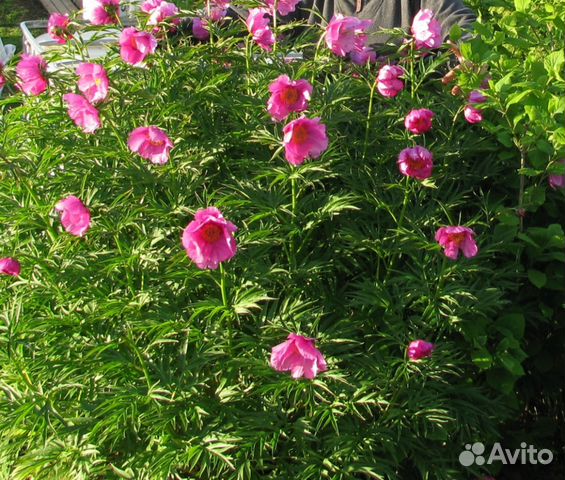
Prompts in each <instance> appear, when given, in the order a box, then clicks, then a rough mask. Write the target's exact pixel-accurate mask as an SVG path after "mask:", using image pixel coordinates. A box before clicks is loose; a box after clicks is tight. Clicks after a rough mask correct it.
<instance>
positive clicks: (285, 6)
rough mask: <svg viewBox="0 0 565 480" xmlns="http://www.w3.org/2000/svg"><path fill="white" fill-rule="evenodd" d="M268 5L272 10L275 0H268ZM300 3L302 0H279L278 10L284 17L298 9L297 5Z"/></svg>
mask: <svg viewBox="0 0 565 480" xmlns="http://www.w3.org/2000/svg"><path fill="white" fill-rule="evenodd" d="M266 3H267V6H268V7H269V8H270V9H271V10H272V9H273V8H274V7H275V0H266ZM299 3H300V0H278V2H277V12H279V13H280V14H281V15H282V16H283V17H284V16H286V15H288V14H289V13H292V12H294V10H296V5H298V4H299Z"/></svg>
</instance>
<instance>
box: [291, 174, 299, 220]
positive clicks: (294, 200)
mask: <svg viewBox="0 0 565 480" xmlns="http://www.w3.org/2000/svg"><path fill="white" fill-rule="evenodd" d="M290 187H291V190H292V193H291V195H292V206H291V212H292V221H293V222H294V221H295V219H296V203H297V201H298V198H297V197H298V194H297V191H296V177H295V176H294V175H293V176H292V177H290Z"/></svg>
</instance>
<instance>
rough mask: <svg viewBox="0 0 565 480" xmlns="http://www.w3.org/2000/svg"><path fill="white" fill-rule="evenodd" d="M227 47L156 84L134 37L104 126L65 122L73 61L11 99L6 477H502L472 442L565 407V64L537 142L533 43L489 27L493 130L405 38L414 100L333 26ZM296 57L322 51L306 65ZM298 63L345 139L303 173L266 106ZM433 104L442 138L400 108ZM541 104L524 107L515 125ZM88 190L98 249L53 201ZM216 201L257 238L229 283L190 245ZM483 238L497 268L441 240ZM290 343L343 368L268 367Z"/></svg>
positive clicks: (173, 68) (2, 188) (113, 56)
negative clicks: (153, 151) (471, 118)
mask: <svg viewBox="0 0 565 480" xmlns="http://www.w3.org/2000/svg"><path fill="white" fill-rule="evenodd" d="M524 5H525V4H524ZM497 8H504V4H502V3H500V4H499V6H498V7H497ZM531 8H534V7H533V6H531ZM536 8H537V7H536ZM518 14H519V12H518V13H516V15H518ZM511 15H512V14H511ZM511 15H509V16H510V17H511ZM505 18H506V17H505ZM531 18H535V17H534V16H531ZM552 18H553V19H554V20H555V25H557V27H559V25H561V24H562V21H561V24H559V25H558V21H557V18H558V16H557V15H555V16H554V17H552ZM544 21H545V20H543V19H540V20H539V22H540V25H541V24H542V23H543V22H544ZM515 22H516V21H515ZM516 24H517V23H516ZM489 25H490V24H489V23H486V24H484V25H483V26H481V27H479V30H478V31H479V32H480V33H487V32H488V31H489V30H487V29H489V28H494V27H492V26H489ZM508 25H514V24H512V22H511V20H508ZM557 27H556V28H557ZM516 28H518V27H516ZM558 32H559V35H561V36H560V37H559V38H561V39H562V38H563V29H562V28H561V30H558ZM215 33H216V34H215V35H213V39H212V41H211V42H209V43H198V42H195V41H194V40H193V39H192V38H191V36H190V35H188V34H186V32H184V31H183V30H182V29H181V30H180V31H179V32H177V34H176V35H173V36H171V37H169V38H168V39H166V40H165V41H162V42H161V43H160V46H159V48H158V50H157V52H156V53H155V55H153V56H151V57H150V59H149V60H148V68H147V69H138V68H133V67H131V66H129V65H126V64H125V63H124V62H123V61H122V60H121V59H120V57H119V54H118V49H117V47H113V50H112V52H111V53H110V55H109V56H108V57H106V58H105V59H104V65H105V67H106V68H107V70H108V72H109V76H110V82H111V93H110V100H109V101H108V102H107V103H104V104H102V105H101V106H100V108H99V110H100V115H101V118H102V128H101V129H100V130H99V131H97V132H96V133H95V134H93V135H88V134H84V133H82V132H81V131H80V130H79V129H78V128H77V127H76V126H75V125H74V124H73V122H72V121H71V120H70V119H69V118H68V116H67V112H66V107H65V105H64V103H63V101H62V95H63V94H64V93H67V92H71V91H75V90H76V87H75V85H76V76H75V75H74V73H73V72H72V71H71V70H59V71H58V72H56V73H54V74H53V76H52V82H53V85H52V86H51V87H50V88H49V90H48V92H47V93H46V94H43V95H41V96H40V97H29V98H27V97H23V96H22V95H21V94H16V95H14V96H11V97H9V98H6V99H4V100H2V101H1V102H0V108H1V109H2V113H3V116H2V117H1V120H0V136H1V145H2V146H1V149H0V159H1V163H0V166H1V170H0V175H1V181H0V222H1V224H2V231H1V232H0V245H1V247H0V249H1V250H0V253H1V254H2V255H1V256H13V257H17V258H18V259H19V260H20V262H21V263H22V274H21V276H20V277H19V278H11V277H10V278H8V277H2V278H0V285H1V288H2V290H1V291H0V311H1V316H2V320H3V323H2V326H1V327H0V365H1V370H0V388H1V389H2V394H1V396H0V412H1V414H2V417H3V420H4V421H3V423H2V424H1V425H0V433H1V435H0V472H1V473H2V474H3V475H4V476H6V477H7V478H15V479H26V478H30V477H32V478H34V479H40V478H45V479H62V478H69V479H70V478H72V479H75V478H77V479H78V478H85V479H86V478H88V479H92V478H132V479H133V478H135V479H167V478H171V479H173V478H198V479H212V478H221V479H231V478H234V479H235V478H239V479H251V478H265V479H268V478H273V479H275V478H276V479H290V478H299V479H304V480H306V479H316V480H317V479H320V478H332V479H348V478H349V479H353V478H387V479H396V478H398V479H406V480H412V479H416V478H425V479H432V478H433V479H460V478H475V477H476V476H477V475H481V474H486V473H487V470H485V469H481V468H480V467H475V468H464V467H462V466H461V465H460V464H459V462H458V455H459V453H460V452H461V451H462V449H463V447H464V445H465V444H466V443H469V442H471V441H478V440H480V441H483V442H484V443H487V444H488V443H489V442H492V441H494V440H495V439H499V438H500V435H501V432H502V430H501V425H502V423H503V422H505V421H508V420H510V419H511V418H513V417H515V415H516V413H517V412H521V411H523V409H522V406H523V405H524V402H526V404H527V405H528V406H530V407H531V409H530V410H524V412H525V414H527V412H528V411H529V412H530V413H531V412H532V411H534V410H535V405H534V404H533V403H532V398H533V396H534V395H535V394H536V393H538V392H539V391H540V389H541V390H543V391H544V392H546V393H547V402H549V403H552V402H554V404H555V402H556V399H557V398H558V396H557V394H552V393H551V389H550V388H549V387H550V386H549V385H548V383H554V384H555V385H559V384H560V383H559V382H558V381H556V380H555V378H554V377H553V375H555V373H554V372H555V370H554V367H555V365H554V363H555V364H556V363H557V357H555V358H548V355H547V354H548V353H549V354H550V357H551V355H554V354H555V355H562V349H560V344H559V335H560V334H559V330H556V324H557V319H558V316H559V309H560V308H561V307H562V301H563V298H562V293H563V278H562V276H563V271H562V267H563V262H564V261H565V253H564V252H563V248H564V244H565V239H564V235H563V230H562V228H561V226H560V225H559V224H558V223H559V221H558V219H559V217H560V215H562V213H561V212H560V205H559V203H558V202H562V201H563V194H562V192H560V191H550V190H549V189H548V188H546V179H547V175H548V174H549V173H563V172H562V169H559V167H557V166H555V164H556V162H555V160H557V159H558V158H560V156H565V155H563V153H564V151H563V148H564V146H563V143H559V142H561V140H559V139H560V138H561V137H560V133H559V132H560V130H559V128H560V127H559V123H560V122H561V124H562V120H563V110H562V109H561V110H560V108H561V106H562V105H561V103H560V102H561V100H562V97H561V99H559V92H560V90H559V89H562V83H559V82H562V80H563V79H562V77H561V76H560V75H561V73H559V72H560V70H559V68H561V69H562V64H561V67H559V68H558V67H557V66H556V65H554V62H553V61H549V60H546V61H545V62H546V63H544V60H540V61H541V62H542V66H545V67H547V68H554V67H555V68H556V70H555V77H550V75H551V72H550V73H548V79H547V85H546V87H547V88H540V87H534V86H531V90H532V92H533V93H530V95H531V96H532V98H533V97H536V98H537V95H538V93H539V94H540V95H542V94H543V95H547V96H548V97H547V102H548V103H549V102H551V104H552V105H554V104H555V108H556V109H557V110H555V111H553V110H551V109H549V110H548V111H549V112H550V114H549V116H547V118H546V119H545V120H544V122H546V123H544V124H543V125H540V128H539V129H538V128H537V127H538V124H537V123H536V122H535V121H534V119H532V118H530V117H528V115H529V113H528V112H530V111H531V109H526V107H525V106H524V105H527V104H526V103H524V99H525V98H530V97H527V96H526V95H524V96H523V97H521V98H519V99H518V100H512V99H513V98H518V97H512V95H520V94H516V89H519V88H520V85H519V84H517V83H516V82H514V81H513V77H508V76H507V74H508V73H509V72H506V70H505V69H507V68H508V66H507V65H506V64H505V63H504V62H505V61H506V60H505V59H507V58H509V57H515V58H517V62H515V63H513V65H514V67H513V68H515V69H520V68H522V69H523V68H526V67H528V66H529V65H531V62H530V63H528V62H525V63H524V62H523V61H522V60H523V59H520V58H519V57H518V52H517V51H512V50H511V49H510V50H509V48H510V47H509V46H508V45H507V44H506V43H504V42H505V41H506V39H507V38H509V37H504V40H503V41H501V42H500V43H499V44H497V43H496V42H495V41H494V40H493V38H494V39H496V38H497V37H496V35H494V36H492V38H491V37H488V38H483V40H481V39H475V40H473V41H472V42H471V43H470V46H469V47H464V49H463V53H464V54H465V55H466V56H467V57H468V58H469V59H470V60H472V61H474V62H477V63H480V64H483V63H488V62H490V65H491V69H490V75H491V76H492V80H491V82H490V85H491V87H492V88H491V89H489V90H488V95H489V98H490V99H489V101H488V103H487V104H485V107H486V108H485V113H484V114H485V117H486V120H485V122H484V123H483V124H481V125H473V126H472V125H469V124H468V123H466V122H465V120H464V119H463V116H462V111H463V108H464V106H465V100H464V99H463V98H461V97H457V96H452V95H450V93H449V88H447V87H445V86H444V85H443V84H442V82H441V76H442V75H443V74H444V73H445V72H446V71H447V67H446V64H447V63H448V62H450V61H451V59H450V53H449V52H447V51H446V52H443V53H441V54H438V55H435V56H428V57H425V58H415V57H414V55H413V52H412V53H410V50H409V49H407V48H406V47H404V48H403V49H402V52H401V53H400V54H397V55H394V56H391V57H390V58H389V59H388V60H387V61H390V62H393V61H400V62H401V64H403V65H404V66H405V68H406V71H407V78H406V84H407V88H406V89H405V90H404V91H403V92H402V93H401V94H400V95H399V96H398V97H397V98H394V99H385V98H383V97H381V96H379V94H378V93H377V92H376V90H375V76H376V73H377V67H375V66H370V67H357V66H355V65H352V64H350V63H348V62H346V61H343V60H341V59H339V58H337V57H335V56H332V55H331V54H330V53H329V52H328V51H327V50H325V49H324V48H323V47H320V45H318V47H317V46H316V44H317V42H318V39H319V35H320V33H321V30H317V29H316V30H313V31H308V32H305V33H303V34H302V35H301V36H300V37H299V38H297V39H296V40H295V42H294V43H293V44H290V43H287V44H285V43H281V44H279V45H278V46H277V50H276V52H275V53H273V54H267V53H264V52H263V51H261V50H259V49H258V48H257V47H256V46H254V45H253V44H252V43H251V41H250V39H249V38H248V37H246V36H245V35H246V31H245V26H244V25H243V24H242V23H239V22H233V23H232V24H230V25H228V26H225V27H224V28H223V29H222V30H221V31H217V32H215ZM555 36H557V33H555ZM555 41H557V40H555ZM241 43H244V48H241V47H242V45H241ZM66 48H68V49H72V48H74V47H73V46H72V45H71V46H69V47H66ZM516 48H517V49H521V50H519V51H520V52H524V51H525V50H524V48H525V47H524V45H518V46H516ZM541 48H542V47H541V46H540V49H541ZM547 48H550V45H549V44H548V45H547ZM290 50H298V51H304V52H305V60H303V61H297V62H291V63H288V62H286V61H284V60H283V55H284V54H286V53H288V52H289V51H290ZM406 52H408V55H406ZM546 53H547V52H545V53H544V52H543V50H540V53H539V54H540V55H541V56H546ZM525 55H529V53H525ZM546 57H547V56H546ZM51 60H54V59H51ZM554 60H555V61H556V62H557V63H558V61H559V57H558V55H556V56H555V59H554ZM508 61H511V60H508ZM532 68H534V67H532ZM535 68H539V65H538V66H536V67H535ZM476 71H477V70H476V69H473V68H469V69H468V70H465V71H463V72H462V73H461V74H460V75H459V82H460V84H461V87H462V89H463V91H464V93H465V94H468V93H469V92H470V91H471V90H472V89H475V88H477V87H478V84H479V83H480V82H481V81H482V80H483V78H481V77H480V76H479V75H477V74H476V73H473V72H476ZM552 71H553V70H552ZM281 73H286V74H288V75H289V76H290V77H291V78H294V79H300V78H304V79H308V80H310V81H311V82H312V84H313V86H314V91H313V94H312V100H311V102H310V108H309V110H308V112H307V115H308V117H309V118H314V117H320V118H321V119H322V122H323V123H324V124H325V125H326V126H327V132H328V136H329V139H330V146H329V148H328V150H327V151H326V152H325V153H324V154H323V155H322V157H321V158H319V159H314V160H311V161H308V162H307V163H305V164H304V165H302V166H300V167H293V166H291V165H289V164H288V163H287V162H286V160H285V159H284V152H283V150H282V147H281V142H282V125H280V124H275V123H273V122H272V121H271V119H270V118H269V116H268V114H267V112H266V108H265V105H266V102H267V99H268V97H269V92H268V86H269V84H270V83H271V82H272V81H273V80H274V79H275V78H276V77H278V76H279V75H280V74H281ZM516 75H518V73H516ZM532 75H534V73H532ZM524 81H533V80H530V79H525V80H524ZM540 81H541V80H540ZM553 96H556V98H557V100H555V101H554V100H551V98H553ZM424 107H425V108H429V109H431V110H433V111H434V112H435V113H436V117H435V119H434V128H433V130H432V131H431V132H430V133H428V134H426V135H425V136H423V137H414V136H412V135H410V134H409V133H408V132H406V130H405V128H404V125H403V120H404V117H405V116H406V114H407V113H408V112H409V111H410V110H411V109H413V108H424ZM519 108H520V109H522V108H523V109H525V110H524V111H525V112H526V116H525V117H523V118H521V119H519V120H516V117H517V116H520V114H521V110H520V111H518V109H519ZM514 110H516V112H514ZM537 110H539V111H540V112H545V111H546V110H545V108H544V105H542V106H541V107H539V108H537ZM501 112H502V113H504V117H503V116H502V115H501ZM506 118H508V119H509V120H510V122H509V123H507V124H505V123H504V122H505V121H506ZM544 118H545V117H544ZM551 122H554V123H551ZM143 125H157V126H159V127H160V128H162V129H163V130H164V131H166V132H167V133H168V134H169V136H170V137H171V139H173V141H174V144H175V147H174V149H173V150H172V152H171V160H170V162H169V163H168V164H166V165H163V166H156V165H151V164H150V163H149V162H147V161H145V160H143V159H141V158H140V157H139V156H137V155H135V154H133V153H132V152H130V151H129V150H128V148H127V145H126V141H127V138H128V135H129V133H130V132H131V131H132V130H133V129H134V128H136V127H139V126H143ZM482 125H485V126H486V129H484V128H483V126H482ZM532 125H535V126H536V128H535V129H532ZM547 125H555V128H554V129H553V130H552V129H551V128H550V127H548V126H547ZM500 142H502V143H500ZM414 144H420V145H425V146H426V147H427V148H428V149H429V150H431V151H432V152H433V154H434V158H435V168H434V173H433V176H432V177H431V178H430V179H429V180H426V181H424V182H418V181H416V180H414V179H408V180H407V179H406V178H405V177H402V175H401V174H400V173H399V171H398V167H397V165H396V160H397V156H398V154H399V152H400V151H401V150H402V149H404V148H406V147H409V146H412V145H414ZM515 147H517V148H515ZM544 149H545V150H544ZM546 150H547V151H546ZM540 151H541V152H542V153H543V152H545V153H546V156H544V157H543V159H544V162H545V163H543V166H542V165H541V163H540V164H538V163H533V164H532V165H530V163H525V164H522V165H520V158H521V157H520V155H519V152H527V154H528V155H527V157H526V158H527V160H525V162H530V161H531V162H535V161H538V162H541V160H540V159H541V158H542V155H541V154H540V153H539V152H540ZM517 152H518V153H517ZM534 152H538V153H534ZM516 162H518V163H516ZM546 167H547V168H546ZM518 169H521V170H520V171H519V172H518V173H520V174H522V175H526V177H523V176H522V177H520V176H519V175H518V174H517V170H518ZM522 178H525V181H521V179H522ZM546 193H547V197H546ZM68 195H76V196H78V197H80V198H81V199H82V200H83V201H84V202H85V204H86V205H87V206H88V207H89V208H90V211H91V212H92V215H93V226H92V228H91V229H90V231H89V232H88V233H87V234H86V235H85V237H84V238H75V237H72V236H70V235H69V234H67V233H65V232H64V231H63V229H62V228H61V226H60V220H59V218H58V215H56V214H55V213H54V206H55V205H56V204H57V202H58V201H59V200H60V199H62V198H64V197H66V196H68ZM207 206H216V207H218V208H220V209H221V210H222V212H223V213H224V215H225V217H226V218H227V219H228V220H230V221H231V222H233V223H234V224H236V225H237V226H238V228H239V230H238V232H237V234H236V239H237V242H238V247H239V249H238V253H237V255H236V256H235V257H234V258H233V259H232V260H231V261H230V262H229V263H225V264H224V265H223V268H222V269H221V270H216V271H211V270H199V269H198V268H196V266H195V265H194V264H193V263H191V262H190V260H189V259H188V257H187V256H186V253H185V252H184V250H183V248H182V244H181V240H180V237H181V234H182V230H183V229H184V227H186V225H187V224H188V223H189V222H190V221H191V220H192V219H193V215H194V213H195V212H196V211H197V210H199V209H201V208H205V207H207ZM521 209H523V210H524V211H525V212H526V213H525V216H524V213H523V212H522V210H521ZM517 213H520V214H521V215H522V216H520V215H517ZM521 218H523V220H521ZM459 224H461V225H467V226H470V227H472V228H473V229H474V231H475V232H476V233H477V241H478V244H479V255H478V256H476V257H474V258H471V259H466V258H460V259H458V260H457V261H450V260H447V259H446V258H445V257H444V255H443V253H442V252H441V249H440V247H439V245H438V244H437V243H436V241H435V240H434V234H435V232H436V230H437V229H438V228H439V227H441V226H445V225H459ZM561 331H562V330H561ZM290 332H296V333H300V334H303V335H305V336H310V337H314V338H316V339H317V346H318V348H319V349H320V351H321V352H322V353H323V354H324V355H325V357H326V359H327V361H328V367H329V368H328V371H327V372H325V373H323V374H320V375H319V376H318V377H316V379H315V380H313V381H307V380H293V379H292V378H290V376H289V375H287V374H284V373H279V372H276V371H274V370H272V369H271V368H270V366H269V354H270V350H271V348H272V347H273V346H274V345H277V344H279V343H281V342H282V341H284V339H285V338H286V336H287V335H288V333H290ZM417 338H421V339H427V340H428V341H433V342H434V343H435V344H436V345H437V349H436V350H435V351H434V354H433V356H432V357H431V358H429V359H426V360H425V361H421V362H410V361H408V359H407V357H406V346H407V345H408V343H409V342H410V341H411V340H414V339H417ZM561 358H562V357H561ZM526 373H528V374H529V375H527V377H526V379H527V381H524V382H523V384H521V383H520V382H521V381H522V380H520V381H518V384H516V381H517V380H518V379H520V378H521V377H523V376H524V374H526ZM544 375H547V380H544V379H545V378H546V377H544ZM522 387H523V388H522ZM516 392H519V395H516V394H515V393H516ZM544 398H546V397H544ZM547 402H546V403H547ZM555 408H557V410H556V409H550V410H548V412H549V415H548V416H549V419H550V420H555V419H556V417H555V415H556V413H555V412H556V411H558V408H559V407H555ZM544 438H547V437H544ZM545 446H546V445H540V447H545ZM490 473H493V472H490Z"/></svg>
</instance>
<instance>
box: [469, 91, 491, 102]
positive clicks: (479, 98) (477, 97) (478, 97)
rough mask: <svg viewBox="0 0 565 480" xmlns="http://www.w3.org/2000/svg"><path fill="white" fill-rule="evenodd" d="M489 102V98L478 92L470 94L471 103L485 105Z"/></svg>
mask: <svg viewBox="0 0 565 480" xmlns="http://www.w3.org/2000/svg"><path fill="white" fill-rule="evenodd" d="M486 101H487V97H485V96H484V95H483V94H482V93H481V92H479V91H478V90H473V91H472V92H471V93H470V94H469V103H484V102H486Z"/></svg>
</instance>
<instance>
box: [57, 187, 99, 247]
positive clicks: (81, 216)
mask: <svg viewBox="0 0 565 480" xmlns="http://www.w3.org/2000/svg"><path fill="white" fill-rule="evenodd" d="M55 210H57V211H58V212H60V213H61V223H62V224H63V227H64V228H65V230H66V231H67V232H68V233H70V234H71V235H75V236H76V237H82V236H83V235H84V234H85V233H86V232H87V231H88V229H89V228H90V211H89V210H88V208H86V207H85V206H84V203H82V202H81V200H80V199H79V198H77V197H75V196H74V195H71V196H69V197H67V198H65V199H63V200H61V201H60V202H59V203H58V204H57V205H56V206H55Z"/></svg>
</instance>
